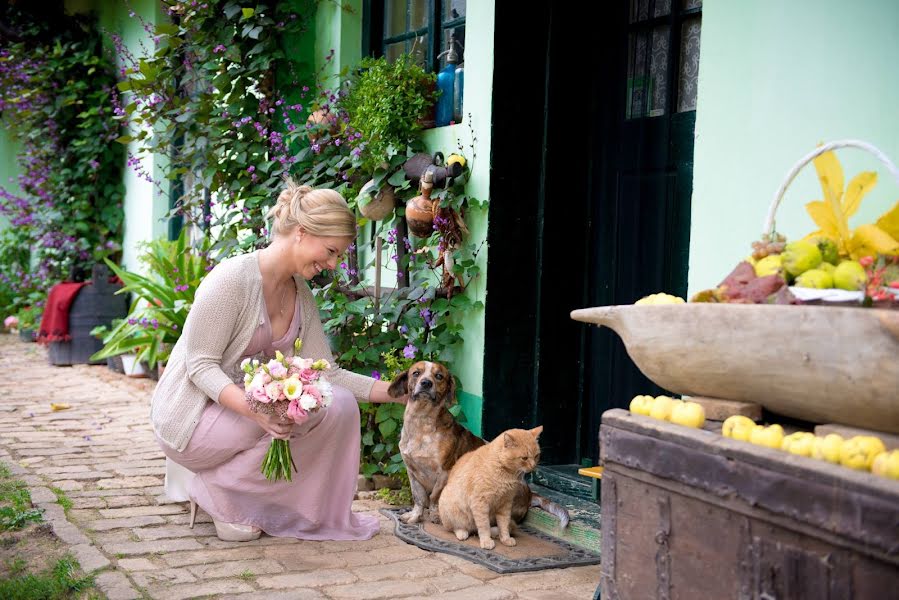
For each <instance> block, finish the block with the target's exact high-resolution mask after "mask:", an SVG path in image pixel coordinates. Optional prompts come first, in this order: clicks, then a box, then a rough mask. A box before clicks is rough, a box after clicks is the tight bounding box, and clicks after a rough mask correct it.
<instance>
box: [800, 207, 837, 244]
mask: <svg viewBox="0 0 899 600" xmlns="http://www.w3.org/2000/svg"><path fill="white" fill-rule="evenodd" d="M805 210H806V211H807V212H808V214H809V216H810V217H811V218H812V221H814V222H815V224H816V225H818V227H820V228H821V231H820V232H818V233H823V234H824V235H826V236H827V237H829V238H833V239H839V237H840V233H839V231H840V229H839V225H838V224H837V223H838V221H837V216H836V215H835V214H833V207H832V206H831V205H830V204H828V203H826V202H821V201H820V200H815V201H814V202H809V203H808V204H806V205H805Z"/></svg>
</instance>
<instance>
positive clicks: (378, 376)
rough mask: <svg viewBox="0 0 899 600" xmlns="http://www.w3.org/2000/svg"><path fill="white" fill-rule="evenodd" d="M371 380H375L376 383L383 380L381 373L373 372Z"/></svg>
mask: <svg viewBox="0 0 899 600" xmlns="http://www.w3.org/2000/svg"><path fill="white" fill-rule="evenodd" d="M371 378H372V379H374V380H376V381H380V380H381V373H379V372H378V371H372V372H371Z"/></svg>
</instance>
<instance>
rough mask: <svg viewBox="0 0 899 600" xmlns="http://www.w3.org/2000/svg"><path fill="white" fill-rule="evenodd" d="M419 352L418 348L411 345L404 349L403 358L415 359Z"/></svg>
mask: <svg viewBox="0 0 899 600" xmlns="http://www.w3.org/2000/svg"><path fill="white" fill-rule="evenodd" d="M416 352H418V348H416V347H415V346H413V345H412V344H411V343H409V344H408V345H407V346H406V347H405V348H403V356H405V357H406V358H415V353H416Z"/></svg>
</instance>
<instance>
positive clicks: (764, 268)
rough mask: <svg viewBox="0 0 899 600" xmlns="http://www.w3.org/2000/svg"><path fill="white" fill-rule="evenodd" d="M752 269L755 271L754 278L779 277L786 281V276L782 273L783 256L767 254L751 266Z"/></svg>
mask: <svg viewBox="0 0 899 600" xmlns="http://www.w3.org/2000/svg"><path fill="white" fill-rule="evenodd" d="M753 268H754V269H755V276H756V277H766V276H768V275H780V276H781V277H783V278H784V279H786V274H785V273H784V263H783V256H782V255H780V254H769V255H768V256H766V257H765V258H763V259H761V260H760V261H758V262H757V263H755V265H753Z"/></svg>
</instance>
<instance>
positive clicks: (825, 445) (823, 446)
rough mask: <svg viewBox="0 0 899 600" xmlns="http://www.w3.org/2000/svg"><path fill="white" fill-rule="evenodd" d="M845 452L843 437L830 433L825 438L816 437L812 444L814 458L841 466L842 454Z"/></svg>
mask: <svg viewBox="0 0 899 600" xmlns="http://www.w3.org/2000/svg"><path fill="white" fill-rule="evenodd" d="M842 450H843V436H841V435H839V434H837V433H828V434H827V435H825V436H824V437H816V438H815V441H814V442H813V443H812V458H817V459H818V460H826V461H827V462H830V463H834V464H837V465H838V464H840V453H841V452H842Z"/></svg>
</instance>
